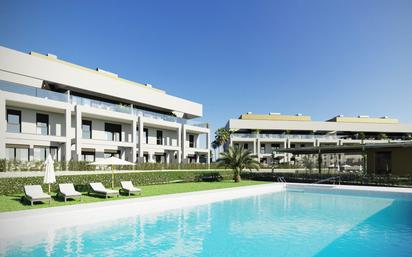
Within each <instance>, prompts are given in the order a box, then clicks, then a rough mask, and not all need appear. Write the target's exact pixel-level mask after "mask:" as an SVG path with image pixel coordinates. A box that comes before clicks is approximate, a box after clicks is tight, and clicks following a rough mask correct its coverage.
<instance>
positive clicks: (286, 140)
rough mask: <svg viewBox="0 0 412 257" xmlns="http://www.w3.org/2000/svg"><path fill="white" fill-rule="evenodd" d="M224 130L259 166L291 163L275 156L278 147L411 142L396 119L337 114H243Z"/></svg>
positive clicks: (411, 128)
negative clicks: (314, 118) (319, 118)
mask: <svg viewBox="0 0 412 257" xmlns="http://www.w3.org/2000/svg"><path fill="white" fill-rule="evenodd" d="M226 127H227V128H228V129H230V130H231V131H232V132H233V133H232V134H231V137H230V144H231V145H234V146H241V147H243V148H245V149H249V150H250V151H251V152H252V153H253V154H255V155H257V157H258V158H259V160H260V162H261V163H262V164H270V163H272V162H273V161H274V159H273V158H275V159H276V160H277V161H279V162H290V161H293V159H292V155H291V154H290V153H276V149H278V148H302V147H317V146H320V147H322V146H333V145H358V144H371V143H385V142H402V141H408V140H411V139H412V125H405V124H400V123H399V121H398V120H397V119H393V118H389V117H381V118H371V117H369V116H358V117H344V116H343V115H339V116H336V117H334V118H332V119H330V120H327V121H312V119H311V117H310V116H304V115H301V114H297V115H281V114H280V113H270V114H267V115H262V114H252V113H247V114H242V115H241V116H240V117H239V118H238V119H230V120H229V121H228V123H227V125H226ZM337 158H343V157H342V156H337ZM357 159H358V160H359V156H356V155H354V156H353V161H354V162H356V161H357ZM340 161H341V160H335V162H340Z"/></svg>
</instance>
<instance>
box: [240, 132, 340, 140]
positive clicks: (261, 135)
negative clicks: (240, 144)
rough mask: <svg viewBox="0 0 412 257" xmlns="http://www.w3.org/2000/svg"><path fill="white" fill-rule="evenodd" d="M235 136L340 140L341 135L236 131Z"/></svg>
mask: <svg viewBox="0 0 412 257" xmlns="http://www.w3.org/2000/svg"><path fill="white" fill-rule="evenodd" d="M232 137H234V138H251V139H257V138H259V139H281V140H284V139H328V140H338V139H340V137H339V136H335V135H292V134H247V133H236V134H232Z"/></svg>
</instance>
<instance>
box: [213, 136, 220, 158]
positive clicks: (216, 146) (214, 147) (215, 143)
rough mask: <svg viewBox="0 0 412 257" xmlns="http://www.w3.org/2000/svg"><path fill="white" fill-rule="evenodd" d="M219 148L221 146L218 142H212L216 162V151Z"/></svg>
mask: <svg viewBox="0 0 412 257" xmlns="http://www.w3.org/2000/svg"><path fill="white" fill-rule="evenodd" d="M218 147H219V145H218V144H217V142H216V140H213V142H212V148H213V150H214V154H213V155H214V157H215V158H214V159H215V160H216V159H217V154H216V149H217V148H218Z"/></svg>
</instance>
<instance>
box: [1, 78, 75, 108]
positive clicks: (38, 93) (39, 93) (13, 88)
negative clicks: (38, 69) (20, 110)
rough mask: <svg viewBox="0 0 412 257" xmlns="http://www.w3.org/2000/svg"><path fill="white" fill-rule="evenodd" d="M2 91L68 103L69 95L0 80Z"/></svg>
mask: <svg viewBox="0 0 412 257" xmlns="http://www.w3.org/2000/svg"><path fill="white" fill-rule="evenodd" d="M0 90H3V91H7V92H11V93H16V94H22V95H28V96H34V97H38V98H42V99H50V100H55V101H60V102H65V103H67V102H68V101H67V100H68V99H67V95H66V94H62V93H57V92H53V91H49V90H45V89H41V88H35V87H30V86H25V85H21V84H15V83H11V82H7V81H4V80H0Z"/></svg>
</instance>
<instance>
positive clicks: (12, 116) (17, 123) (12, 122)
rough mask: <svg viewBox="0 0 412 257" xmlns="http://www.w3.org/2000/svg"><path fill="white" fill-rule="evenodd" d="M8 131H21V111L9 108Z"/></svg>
mask: <svg viewBox="0 0 412 257" xmlns="http://www.w3.org/2000/svg"><path fill="white" fill-rule="evenodd" d="M7 132H13V133H21V111H15V110H7Z"/></svg>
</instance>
